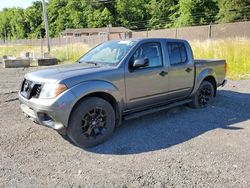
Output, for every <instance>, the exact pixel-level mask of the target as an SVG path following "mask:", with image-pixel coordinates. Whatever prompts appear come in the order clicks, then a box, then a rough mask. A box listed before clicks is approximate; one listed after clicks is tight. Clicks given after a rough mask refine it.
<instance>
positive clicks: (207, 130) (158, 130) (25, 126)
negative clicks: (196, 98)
mask: <svg viewBox="0 0 250 188" xmlns="http://www.w3.org/2000/svg"><path fill="white" fill-rule="evenodd" d="M34 69H37V68H29V69H3V68H0V117H1V118H0V157H1V161H0V187H32V188H33V187H124V188H125V187H250V160H249V159H250V157H249V156H250V144H249V143H250V108H249V106H250V80H244V81H229V82H228V84H227V85H226V86H225V87H224V88H221V89H220V90H219V92H218V96H217V98H216V101H215V104H214V106H210V107H208V108H206V109H199V110H195V109H190V108H188V107H186V106H182V107H178V108H174V109H171V110H168V111H163V112H161V113H156V114H153V115H149V116H145V117H141V118H138V119H135V120H130V121H127V122H124V123H123V126H122V127H120V128H118V129H117V130H116V131H115V134H114V135H113V136H112V137H111V139H109V140H108V141H107V142H106V143H104V144H102V145H100V146H97V147H95V148H92V149H90V150H88V151H86V150H83V149H81V148H78V147H76V146H74V145H72V144H71V143H70V142H69V141H67V140H66V139H64V138H63V137H61V136H60V135H59V134H58V133H57V132H55V131H53V130H51V129H48V128H46V127H43V126H39V125H36V124H34V123H33V122H31V121H30V120H28V119H26V118H25V117H24V116H23V115H22V113H21V110H20V108H19V102H18V100H17V91H18V89H19V86H20V83H21V80H22V77H23V75H24V73H26V72H28V71H31V70H34Z"/></svg>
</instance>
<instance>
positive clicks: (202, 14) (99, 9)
mask: <svg viewBox="0 0 250 188" xmlns="http://www.w3.org/2000/svg"><path fill="white" fill-rule="evenodd" d="M47 12H48V18H49V26H50V36H51V37H57V36H58V35H59V33H60V32H61V31H63V30H65V29H67V28H96V27H106V26H107V25H108V24H112V26H124V27H127V28H130V29H134V30H145V29H160V28H171V27H181V26H191V25H204V24H210V23H223V22H234V21H243V20H249V19H250V13H249V12H250V0H49V1H48V2H47ZM40 36H42V37H44V36H45V30H44V21H43V16H42V1H41V0H39V1H35V2H33V3H32V5H31V6H30V7H28V8H26V9H22V8H5V9H3V10H2V11H0V38H2V39H4V38H7V39H23V38H39V37H40Z"/></svg>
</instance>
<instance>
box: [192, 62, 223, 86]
mask: <svg viewBox="0 0 250 188" xmlns="http://www.w3.org/2000/svg"><path fill="white" fill-rule="evenodd" d="M194 65H195V68H196V75H200V74H201V72H202V71H203V70H204V69H205V68H206V71H209V70H210V71H211V74H212V75H213V76H214V77H215V78H216V80H217V85H221V84H222V83H223V81H224V79H225V76H226V60H224V59H194Z"/></svg>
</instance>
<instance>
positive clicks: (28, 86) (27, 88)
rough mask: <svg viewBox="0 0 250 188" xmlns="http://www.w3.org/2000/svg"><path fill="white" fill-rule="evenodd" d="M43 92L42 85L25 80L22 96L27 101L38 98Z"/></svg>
mask: <svg viewBox="0 0 250 188" xmlns="http://www.w3.org/2000/svg"><path fill="white" fill-rule="evenodd" d="M41 90H42V85H41V84H37V83H35V82H32V81H30V80H26V79H25V80H24V81H23V83H22V87H21V95H22V96H23V97H25V98H26V99H30V98H32V97H33V98H38V97H39V95H40V93H41Z"/></svg>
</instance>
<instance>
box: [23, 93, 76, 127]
mask: <svg viewBox="0 0 250 188" xmlns="http://www.w3.org/2000/svg"><path fill="white" fill-rule="evenodd" d="M18 96H19V101H20V107H21V110H22V111H23V114H24V115H25V116H26V117H27V118H29V119H31V120H32V121H33V122H36V123H38V124H40V125H44V126H46V127H49V128H52V129H55V130H62V129H64V128H65V127H67V125H68V120H69V116H70V113H71V109H72V107H73V106H71V105H72V104H73V101H74V100H75V97H74V95H73V94H72V92H71V91H69V90H68V91H65V92H64V93H62V94H61V95H59V96H58V97H56V98H55V99H35V98H31V99H29V100H28V99H26V98H25V97H23V96H22V95H21V93H20V92H19V93H18Z"/></svg>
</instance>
